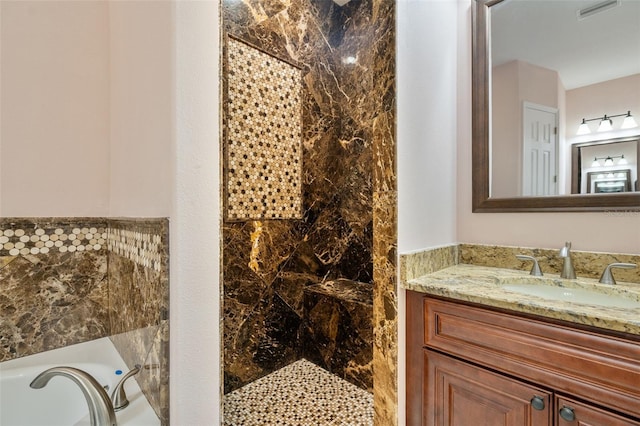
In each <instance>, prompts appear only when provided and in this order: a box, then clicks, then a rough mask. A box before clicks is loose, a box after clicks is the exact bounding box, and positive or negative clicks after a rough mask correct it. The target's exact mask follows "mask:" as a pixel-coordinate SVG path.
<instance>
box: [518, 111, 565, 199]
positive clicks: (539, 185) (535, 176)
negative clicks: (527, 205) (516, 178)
mask: <svg viewBox="0 0 640 426" xmlns="http://www.w3.org/2000/svg"><path fill="white" fill-rule="evenodd" d="M557 123H558V110H557V109H555V108H550V107H546V106H543V105H536V104H533V103H529V102H525V103H524V108H523V119H522V124H523V129H524V137H523V157H524V158H523V167H522V195H525V196H541V195H557V194H558V176H557V175H558V172H557V168H558V165H557V155H558V154H557V153H558V125H557Z"/></svg>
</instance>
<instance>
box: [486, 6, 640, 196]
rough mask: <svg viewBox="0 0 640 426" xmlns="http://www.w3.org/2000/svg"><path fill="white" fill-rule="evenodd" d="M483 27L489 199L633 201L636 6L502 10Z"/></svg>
mask: <svg viewBox="0 0 640 426" xmlns="http://www.w3.org/2000/svg"><path fill="white" fill-rule="evenodd" d="M489 20H490V26H489V28H490V60H491V65H490V69H491V79H490V85H491V88H490V92H489V93H490V96H491V98H490V167H491V169H490V179H491V183H490V195H491V197H492V198H509V197H521V196H549V195H571V194H602V193H611V192H633V191H638V172H637V165H638V145H639V142H638V135H640V127H638V123H640V54H638V52H640V1H638V0H606V1H602V0H553V1H549V0H504V1H502V2H499V3H497V4H494V5H493V6H492V7H491V8H490V14H489ZM609 159H610V160H609Z"/></svg>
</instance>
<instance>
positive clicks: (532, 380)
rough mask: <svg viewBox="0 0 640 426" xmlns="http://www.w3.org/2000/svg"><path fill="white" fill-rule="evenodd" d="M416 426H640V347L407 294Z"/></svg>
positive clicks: (410, 401)
mask: <svg viewBox="0 0 640 426" xmlns="http://www.w3.org/2000/svg"><path fill="white" fill-rule="evenodd" d="M407 425H408V426H418V425H420V426H436V425H437V426H477V425H486V426H493V425H506V426H547V425H551V426H578V425H580V426H622V425H625V426H640V342H639V341H638V340H632V339H627V338H621V337H615V336H610V335H605V334H602V333H599V332H597V331H592V330H578V329H576V328H574V327H571V326H568V325H564V324H557V323H551V322H547V321H542V320H538V319H533V318H527V317H524V316H518V315H515V314H511V313H508V312H505V311H497V310H491V309H488V308H484V307H479V306H471V305H467V304H462V303H458V302H454V301H448V300H443V299H436V298H431V297H427V296H425V295H424V294H422V293H416V292H411V291H409V292H407Z"/></svg>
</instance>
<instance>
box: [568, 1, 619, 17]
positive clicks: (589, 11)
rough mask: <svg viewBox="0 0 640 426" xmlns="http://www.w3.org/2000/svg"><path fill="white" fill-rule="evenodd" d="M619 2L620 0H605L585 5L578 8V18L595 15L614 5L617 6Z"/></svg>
mask: <svg viewBox="0 0 640 426" xmlns="http://www.w3.org/2000/svg"><path fill="white" fill-rule="evenodd" d="M621 2H622V0H605V1H601V2H599V3H596V4H593V5H591V6H588V7H585V8H584V9H580V10H578V20H581V19H585V18H588V17H589V16H593V15H596V14H598V13H600V12H604V11H605V10H609V9H613V8H614V7H618V6H620V3H621Z"/></svg>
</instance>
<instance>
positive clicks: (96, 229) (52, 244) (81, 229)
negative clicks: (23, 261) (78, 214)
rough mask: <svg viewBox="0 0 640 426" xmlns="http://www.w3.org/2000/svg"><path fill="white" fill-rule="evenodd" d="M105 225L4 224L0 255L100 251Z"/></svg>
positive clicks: (105, 230)
mask: <svg viewBox="0 0 640 426" xmlns="http://www.w3.org/2000/svg"><path fill="white" fill-rule="evenodd" d="M106 240H107V227H106V224H99V225H96V224H91V225H88V224H78V223H68V224H62V223H47V222H46V221H45V222H43V223H34V222H30V223H21V222H15V223H5V224H3V225H2V227H1V229H0V256H18V255H23V256H24V255H27V254H32V255H37V254H47V253H49V252H60V253H66V252H69V253H73V252H75V251H78V252H82V251H92V250H102V249H103V248H105V247H106V244H105V243H106Z"/></svg>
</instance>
